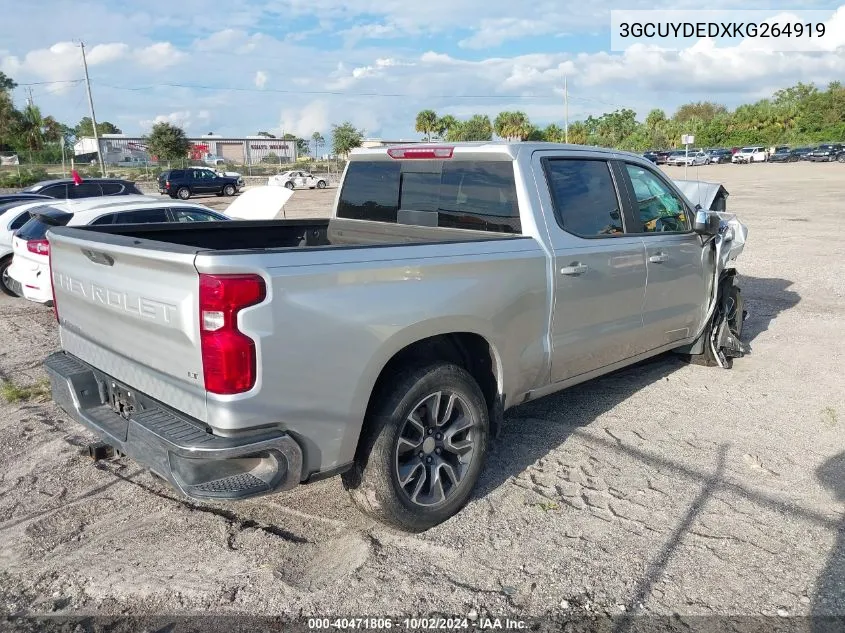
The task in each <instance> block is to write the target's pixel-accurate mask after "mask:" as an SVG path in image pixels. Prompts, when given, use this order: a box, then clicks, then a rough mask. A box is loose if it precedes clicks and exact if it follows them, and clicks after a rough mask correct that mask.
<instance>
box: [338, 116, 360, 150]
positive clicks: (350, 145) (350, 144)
mask: <svg viewBox="0 0 845 633" xmlns="http://www.w3.org/2000/svg"><path fill="white" fill-rule="evenodd" d="M363 141H364V130H359V129H357V128H356V127H355V126H354V125H352V123H351V122H350V121H345V122H343V123H341V124H340V125H338V124H334V125H332V152H333V153H334V154H335V155H337V156H343V157H346V156H348V155H349V152H351V151H352V150H353V149H355V148H356V147H361V144H362V143H363Z"/></svg>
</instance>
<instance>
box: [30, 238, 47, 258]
mask: <svg viewBox="0 0 845 633" xmlns="http://www.w3.org/2000/svg"><path fill="white" fill-rule="evenodd" d="M26 250H28V251H29V252H30V253H35V254H36V255H50V242H48V241H47V240H30V241H28V242H27V243H26Z"/></svg>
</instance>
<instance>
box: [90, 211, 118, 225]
mask: <svg viewBox="0 0 845 633" xmlns="http://www.w3.org/2000/svg"><path fill="white" fill-rule="evenodd" d="M116 215H117V214H116V213H107V214H106V215H101V216H100V217H99V218H97V219H96V220H94V221H93V222H91V225H92V226H97V225H100V224H111V223H112V222H114V218H115V216H116Z"/></svg>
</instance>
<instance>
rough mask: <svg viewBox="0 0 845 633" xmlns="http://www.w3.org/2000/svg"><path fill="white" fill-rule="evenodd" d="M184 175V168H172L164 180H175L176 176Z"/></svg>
mask: <svg viewBox="0 0 845 633" xmlns="http://www.w3.org/2000/svg"><path fill="white" fill-rule="evenodd" d="M184 177H185V170H184V169H174V170H173V171H171V172H170V173H169V174H168V175H167V177H166V180H176V179H177V178H184Z"/></svg>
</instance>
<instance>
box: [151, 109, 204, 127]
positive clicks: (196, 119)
mask: <svg viewBox="0 0 845 633" xmlns="http://www.w3.org/2000/svg"><path fill="white" fill-rule="evenodd" d="M211 118H212V116H211V112H209V111H208V110H199V111H197V112H196V113H194V112H192V111H191V110H179V111H177V112H171V113H169V114H159V115H157V116H155V117H154V118H152V119H144V120H141V121H138V123H139V125H140V126H141V128H142V129H144V130H149V129H150V128H151V127H152V126H153V125H155V124H156V123H170V124H171V125H175V126H177V127H181V128H183V129H185V130H188V129H190V128H191V127H192V126H193V124H194V123H200V124H205V123H209V122H210V121H211ZM194 127H195V126H194Z"/></svg>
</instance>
